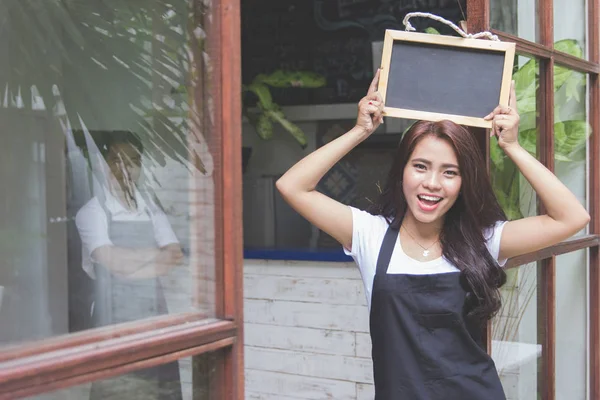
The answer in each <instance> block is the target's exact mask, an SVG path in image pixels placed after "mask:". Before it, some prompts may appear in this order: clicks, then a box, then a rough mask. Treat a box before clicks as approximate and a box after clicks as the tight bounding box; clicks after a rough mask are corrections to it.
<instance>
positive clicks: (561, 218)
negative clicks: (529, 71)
mask: <svg viewBox="0 0 600 400" xmlns="http://www.w3.org/2000/svg"><path fill="white" fill-rule="evenodd" d="M510 96H511V97H510V102H509V103H510V107H508V108H506V107H497V108H496V109H495V110H494V111H493V112H492V113H491V114H490V115H488V116H487V117H486V119H492V118H493V128H492V132H491V134H492V135H496V136H497V137H498V145H499V146H500V147H501V148H502V150H504V152H505V153H506V155H507V156H508V157H509V158H510V159H511V160H512V161H513V162H514V163H515V165H516V166H517V168H519V171H521V173H522V174H523V176H524V177H525V179H527V181H528V182H529V183H530V184H531V186H532V187H533V189H534V190H535V192H536V194H537V196H538V198H539V199H540V200H541V202H542V204H543V205H544V208H545V210H546V215H540V216H535V217H528V218H522V219H519V220H515V221H510V222H508V223H506V225H505V226H504V230H503V232H502V238H501V240H500V255H499V258H500V259H503V258H511V257H516V256H519V255H521V254H525V253H530V252H533V251H536V250H539V249H542V248H544V247H548V246H551V245H554V244H556V243H558V242H561V241H563V240H565V239H567V238H569V237H570V236H572V235H574V234H575V233H576V232H578V231H580V230H581V229H582V228H583V227H585V225H587V223H588V222H589V220H590V216H589V214H588V212H587V211H586V209H585V208H584V207H583V206H582V205H581V204H580V203H579V201H578V200H577V198H576V197H575V195H573V193H571V192H570V191H569V189H568V188H567V187H566V186H565V185H563V184H562V182H561V181H560V180H559V179H558V178H557V177H556V176H555V175H554V174H553V173H552V172H550V171H549V170H548V169H547V168H546V167H544V166H543V165H542V164H541V163H540V162H539V161H537V160H536V159H535V158H534V157H532V156H531V155H530V154H529V153H528V152H527V151H526V150H525V149H523V148H522V147H521V146H520V145H519V141H518V139H517V135H518V125H519V115H518V114H517V101H516V94H515V88H514V83H513V84H512V87H511V95H510Z"/></svg>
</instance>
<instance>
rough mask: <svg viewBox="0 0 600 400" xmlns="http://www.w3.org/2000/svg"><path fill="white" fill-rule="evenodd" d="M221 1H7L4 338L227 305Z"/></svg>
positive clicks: (0, 52) (1, 214) (0, 103)
mask: <svg viewBox="0 0 600 400" xmlns="http://www.w3.org/2000/svg"><path fill="white" fill-rule="evenodd" d="M8 3H10V4H8ZM215 7H216V6H213V3H207V2H202V1H200V0H173V1H169V2H163V1H160V0H149V1H146V0H144V1H139V0H124V1H117V2H103V1H85V2H77V1H59V2H56V1H51V2H41V3H40V2H38V1H33V0H25V1H11V2H2V3H1V4H0V15H2V16H3V21H4V22H3V23H2V24H0V38H1V39H0V90H1V92H2V97H1V99H0V126H2V127H3V129H2V131H1V132H0V135H1V136H2V143H3V145H2V147H1V148H0V184H1V185H2V187H3V189H4V190H3V195H2V196H1V198H0V220H1V221H2V227H1V228H0V254H1V255H2V258H3V267H2V269H1V270H0V285H1V286H0V289H1V290H0V296H1V297H0V345H3V344H8V343H15V342H21V341H27V340H32V339H41V338H45V337H49V336H54V335H59V334H64V333H68V332H73V331H78V330H82V329H89V328H93V327H98V326H104V325H112V324H116V323H120V322H126V321H132V320H139V319H143V318H147V317H153V316H157V315H163V314H166V313H179V312H188V311H192V310H197V311H201V312H202V313H203V314H205V315H207V316H212V315H213V314H214V304H215V299H214V292H215V288H214V276H215V253H217V252H218V249H215V236H216V235H215V208H216V207H218V206H219V203H218V197H217V195H216V193H215V190H214V181H215V180H217V179H218V176H219V174H220V172H219V169H218V168H219V165H218V164H214V163H213V159H219V152H220V139H219V136H218V133H219V130H218V129H217V127H215V125H214V123H215V120H216V119H215V117H216V116H215V113H214V112H213V111H214V105H213V104H212V101H213V97H212V93H213V90H214V89H216V88H215V87H214V86H213V85H212V83H211V82H212V80H211V79H210V78H211V71H212V69H214V70H217V68H216V65H215V62H216V61H217V58H216V54H212V53H211V51H212V49H213V47H214V46H213V45H212V43H213V39H214V38H213V35H212V27H211V25H210V21H211V19H212V18H214V15H213V14H214V11H215V9H216V8H215Z"/></svg>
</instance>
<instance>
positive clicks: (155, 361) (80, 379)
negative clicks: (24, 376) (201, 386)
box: [0, 337, 235, 400]
mask: <svg viewBox="0 0 600 400" xmlns="http://www.w3.org/2000/svg"><path fill="white" fill-rule="evenodd" d="M234 342H235V338H233V337H231V338H227V339H221V340H218V341H216V342H211V343H207V344H204V345H201V346H197V347H192V348H189V349H186V350H181V351H176V352H173V353H168V354H165V355H163V356H159V357H154V358H149V359H144V360H140V361H137V362H134V363H130V364H126V365H121V366H119V367H114V368H110V369H105V370H101V371H96V372H93V373H89V374H83V375H75V376H73V377H70V378H67V379H64V380H60V381H51V382H46V383H44V384H41V385H35V386H27V387H23V388H21V389H18V390H15V391H12V392H6V393H5V392H0V400H13V399H17V398H23V397H26V396H27V397H29V396H34V395H37V394H42V393H46V392H49V391H55V390H59V389H64V388H67V387H72V386H75V385H81V384H84V383H88V382H95V381H99V380H102V379H107V378H110V377H113V376H119V375H123V374H127V373H129V372H132V371H137V370H141V369H146V368H152V367H155V366H157V365H162V364H166V363H169V362H173V361H177V360H180V359H182V358H185V357H190V356H197V355H199V354H206V353H210V352H215V351H219V350H221V351H222V349H227V348H230V347H231V346H232V345H233V343H234ZM219 355H220V356H221V358H222V353H219ZM205 378H206V377H205ZM192 384H193V382H192ZM209 393H210V395H211V396H213V392H212V391H209ZM121 395H122V396H125V397H126V396H127V393H121ZM211 398H219V397H211Z"/></svg>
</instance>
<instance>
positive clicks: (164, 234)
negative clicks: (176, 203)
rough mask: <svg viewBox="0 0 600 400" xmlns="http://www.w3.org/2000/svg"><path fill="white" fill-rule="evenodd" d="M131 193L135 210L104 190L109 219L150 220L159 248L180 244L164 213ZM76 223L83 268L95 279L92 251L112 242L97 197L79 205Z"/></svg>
mask: <svg viewBox="0 0 600 400" xmlns="http://www.w3.org/2000/svg"><path fill="white" fill-rule="evenodd" d="M134 194H135V199H136V202H137V210H135V211H134V210H128V209H126V208H125V207H123V205H122V204H121V203H120V202H119V201H118V200H117V199H116V198H115V197H114V196H113V195H111V194H110V193H109V192H105V197H106V201H105V207H106V210H107V211H108V212H110V214H111V216H112V220H113V221H135V222H143V221H152V225H153V227H154V238H155V239H156V244H157V246H158V247H163V246H166V245H168V244H172V243H179V241H178V240H177V237H176V236H175V233H174V232H173V229H172V228H171V224H170V223H169V220H168V219H167V216H166V215H165V213H163V212H162V211H160V209H159V208H158V207H156V205H154V204H153V205H152V207H149V206H148V204H147V203H146V201H145V200H144V198H143V197H142V196H141V195H140V193H139V192H138V191H137V190H135V193H134ZM75 224H76V225H77V230H78V231H79V236H80V238H81V245H82V252H81V256H82V257H81V258H82V260H81V263H82V268H83V270H84V271H85V272H87V274H88V275H89V276H90V277H92V278H96V276H95V274H94V268H93V262H92V257H91V255H92V253H93V252H94V250H96V249H97V248H99V247H102V246H112V245H113V243H112V242H111V240H110V237H109V234H108V218H107V216H106V212H105V211H104V209H103V208H102V205H101V204H100V201H99V200H98V198H97V197H94V198H93V199H91V200H90V201H88V202H87V203H86V204H85V205H84V206H83V207H81V209H80V210H79V211H78V212H77V215H76V217H75Z"/></svg>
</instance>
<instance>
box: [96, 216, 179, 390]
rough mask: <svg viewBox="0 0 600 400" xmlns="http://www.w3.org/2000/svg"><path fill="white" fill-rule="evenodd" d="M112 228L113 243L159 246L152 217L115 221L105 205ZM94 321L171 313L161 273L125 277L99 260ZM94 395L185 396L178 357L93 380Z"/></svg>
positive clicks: (100, 323)
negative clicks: (121, 276)
mask: <svg viewBox="0 0 600 400" xmlns="http://www.w3.org/2000/svg"><path fill="white" fill-rule="evenodd" d="M104 211H105V213H106V218H107V221H108V233H109V237H110V240H111V242H112V243H113V245H115V246H118V247H125V248H130V249H133V248H151V247H154V248H156V246H157V244H156V239H155V238H154V226H153V224H152V221H151V220H150V221H141V222H140V221H113V220H112V215H111V213H110V212H109V211H108V210H107V209H106V208H104ZM94 273H95V275H96V279H95V282H94V283H95V298H94V305H93V311H92V319H93V321H94V325H95V326H97V327H99V326H107V325H114V324H118V323H122V322H130V321H139V320H141V319H144V318H149V317H155V316H157V315H163V314H167V313H168V309H167V302H166V300H165V296H164V292H163V289H162V286H161V284H160V281H159V279H158V278H149V279H125V278H120V277H118V276H116V275H114V274H112V273H111V272H110V271H109V270H108V269H107V268H105V267H104V266H102V265H100V264H94ZM90 399H92V400H100V399H115V400H116V399H128V400H129V399H140V400H141V399H148V400H171V399H173V400H178V399H181V383H180V379H179V363H178V362H177V361H175V362H171V363H168V364H163V365H159V366H156V367H152V368H146V369H143V370H139V371H135V372H132V373H129V374H125V375H121V376H118V377H115V378H109V379H105V380H102V381H99V382H94V383H93V384H92V387H91V393H90Z"/></svg>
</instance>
